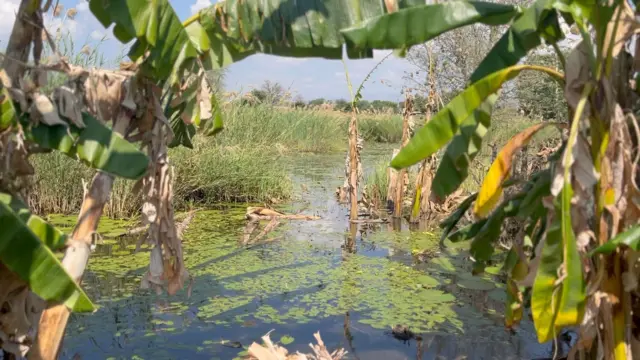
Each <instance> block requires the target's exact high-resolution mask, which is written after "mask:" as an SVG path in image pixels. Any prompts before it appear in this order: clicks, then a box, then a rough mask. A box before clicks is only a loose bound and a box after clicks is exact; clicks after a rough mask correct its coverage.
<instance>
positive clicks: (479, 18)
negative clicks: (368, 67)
mask: <svg viewBox="0 0 640 360" xmlns="http://www.w3.org/2000/svg"><path fill="white" fill-rule="evenodd" d="M516 14H518V8H516V7H515V6H511V5H502V4H496V3H490V2H481V1H447V2H444V3H441V4H435V5H422V6H417V7H414V8H411V9H404V10H400V11H397V12H394V13H391V14H386V15H381V16H377V17H374V18H371V19H369V20H367V21H366V22H365V23H364V24H360V25H357V26H354V27H351V28H348V29H344V30H342V34H343V35H344V37H345V39H346V41H347V44H349V45H351V46H353V47H356V48H362V49H366V48H375V49H397V48H408V47H410V46H412V45H416V44H421V43H424V42H427V41H429V40H431V39H433V38H435V37H437V36H438V35H440V34H443V33H445V32H447V31H449V30H453V29H456V28H459V27H463V26H466V25H470V24H474V23H482V24H486V25H504V24H507V23H509V21H511V19H512V18H513V17H514V16H515V15H516Z"/></svg>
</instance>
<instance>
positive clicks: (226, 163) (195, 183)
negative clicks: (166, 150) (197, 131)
mask: <svg viewBox="0 0 640 360" xmlns="http://www.w3.org/2000/svg"><path fill="white" fill-rule="evenodd" d="M265 155H266V156H267V157H266V158H265ZM170 157H171V161H172V163H173V164H174V166H175V174H176V181H175V185H174V201H175V204H176V206H177V207H178V208H185V207H187V204H188V203H197V204H201V205H211V204H214V203H215V202H219V201H248V202H253V201H266V200H269V199H272V198H277V199H286V198H289V197H290V196H291V191H292V185H291V180H290V179H289V177H288V176H287V173H286V171H285V168H284V165H283V164H281V163H280V162H279V161H278V159H277V157H275V156H274V155H272V154H269V153H267V154H265V153H264V152H263V151H261V149H260V148H259V147H254V148H252V147H246V148H245V147H241V146H220V145H217V144H215V143H214V142H213V141H212V140H211V139H210V138H205V137H198V138H196V141H195V144H194V148H193V149H192V150H190V149H185V148H177V149H172V150H171V151H170Z"/></svg>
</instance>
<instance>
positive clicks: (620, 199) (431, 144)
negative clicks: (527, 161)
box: [343, 0, 640, 359]
mask: <svg viewBox="0 0 640 360" xmlns="http://www.w3.org/2000/svg"><path fill="white" fill-rule="evenodd" d="M447 4H448V3H447ZM442 5H444V4H442ZM426 8H429V6H428V5H427V6H426ZM432 9H433V12H432V13H430V12H429V11H428V10H424V9H422V8H421V9H420V11H421V13H420V14H421V16H422V17H423V18H428V16H429V15H433V18H434V19H445V20H443V21H447V20H448V19H449V17H446V16H442V15H440V16H436V15H435V14H439V12H441V11H442V6H440V7H439V8H432ZM466 9H472V10H471V11H474V10H475V8H472V7H469V6H467V7H466ZM414 14H415V16H416V17H415V19H416V20H415V21H413V22H412V19H414V18H413V17H412V16H413V15H414ZM419 18H420V17H419V15H418V8H416V9H407V10H403V11H400V12H398V13H394V14H387V15H382V16H380V17H378V18H375V19H372V20H369V21H368V22H365V23H364V24H361V25H359V26H357V27H356V28H352V29H345V30H344V31H343V33H344V34H345V37H347V38H348V39H349V41H351V43H352V44H353V45H355V46H357V45H360V46H366V45H367V44H373V45H374V46H375V47H379V48H395V49H406V48H408V47H410V46H412V45H415V44H418V43H420V42H422V41H426V40H429V39H432V38H434V37H435V36H437V34H436V33H437V32H436V31H434V26H422V27H421V26H419V25H417V24H416V23H417V22H418V20H417V19H419ZM478 18H479V19H484V20H477V21H478V22H484V23H490V22H491V21H493V19H492V18H491V17H490V16H487V15H484V14H480V15H478ZM561 18H563V19H565V21H567V22H568V23H569V24H570V25H571V24H574V26H576V27H577V28H578V29H579V31H580V33H581V35H582V42H581V43H580V44H578V45H577V46H575V48H574V49H573V51H572V52H571V54H570V56H569V57H568V58H566V59H565V58H564V56H563V55H562V53H561V52H560V51H556V53H557V55H558V57H560V59H559V60H560V63H562V64H566V66H565V69H564V73H559V72H557V71H555V70H553V69H550V68H545V67H541V66H535V65H534V66H527V65H517V64H518V62H519V61H520V60H521V59H523V58H524V57H526V56H527V55H528V54H530V53H531V52H532V51H535V50H536V48H537V47H538V46H539V45H541V44H548V45H551V46H552V47H553V48H554V49H556V50H558V42H560V41H561V40H562V39H563V34H562V31H561V29H560V26H559V23H560V19H561ZM498 19H501V18H500V17H498ZM409 24H411V25H413V26H411V25H409ZM457 25H458V26H464V25H466V23H464V22H458V23H457ZM638 29H640V24H639V23H638V21H637V20H636V18H635V14H634V11H633V10H632V9H631V6H630V5H629V3H628V2H625V1H612V2H586V1H555V0H538V1H536V2H535V3H534V4H533V5H531V7H529V8H527V9H524V10H523V11H522V12H519V13H517V14H515V15H514V17H513V18H512V21H511V23H510V27H509V29H508V30H507V32H506V33H505V34H504V35H503V37H502V38H501V39H500V40H499V41H498V42H497V43H496V44H495V46H494V47H493V49H492V50H491V51H490V52H489V53H488V54H487V55H486V57H485V59H484V60H483V61H482V62H481V63H480V65H479V66H478V68H477V69H476V71H475V72H474V73H473V74H472V76H471V77H470V79H469V84H470V85H469V86H468V87H467V88H466V89H465V90H463V91H462V92H461V93H460V94H459V95H458V96H456V97H455V98H454V99H453V100H452V101H451V102H450V103H449V104H448V105H446V106H445V107H444V108H443V109H442V110H441V111H440V112H439V113H438V114H436V115H435V117H434V118H433V119H432V120H431V121H430V122H429V123H428V124H426V125H425V126H424V127H423V128H422V129H421V130H420V131H419V132H418V133H417V134H416V136H414V137H413V138H412V139H411V141H410V142H409V144H408V145H407V146H406V147H404V148H403V150H402V151H401V152H400V153H399V154H398V155H397V156H396V157H395V158H394V159H392V161H391V166H392V167H394V168H396V169H401V168H406V167H408V166H410V165H412V164H415V163H417V162H418V161H420V160H422V159H424V158H425V157H427V156H429V155H431V154H434V153H435V152H436V151H438V150H440V149H441V148H443V147H445V146H447V145H448V147H447V150H446V152H445V157H444V159H443V161H442V162H441V164H440V168H439V169H438V173H437V176H436V183H437V182H443V183H446V184H442V185H437V186H435V187H434V192H435V194H434V195H437V196H438V197H444V196H446V195H448V194H450V193H452V192H453V191H455V190H456V189H457V188H458V187H459V186H460V184H461V183H462V181H463V180H464V178H465V177H466V173H467V168H468V166H469V165H470V164H471V163H472V161H473V158H474V157H475V155H476V153H477V151H478V149H480V144H481V141H482V137H483V135H484V134H485V133H486V132H487V131H490V126H491V123H490V118H489V117H490V107H488V106H487V105H488V104H491V103H492V97H494V96H497V95H498V94H499V92H500V90H501V88H502V87H503V86H504V84H505V82H506V81H508V80H511V79H513V78H514V77H516V76H518V74H519V73H520V72H522V71H538V72H541V73H543V74H545V75H548V76H551V77H552V78H553V79H555V80H557V81H558V82H559V84H560V85H561V86H562V87H563V88H564V91H565V98H566V101H567V105H568V106H569V108H570V110H571V111H570V114H571V115H570V117H569V118H568V119H567V122H566V123H565V124H549V123H543V124H536V125H533V126H532V127H530V128H528V129H526V130H524V131H523V132H521V133H519V134H517V135H515V136H514V137H513V138H512V139H511V140H510V141H509V142H508V143H507V144H505V147H504V148H502V150H501V151H500V153H499V155H498V156H497V158H496V159H495V161H494V163H493V164H492V165H491V168H490V169H489V172H488V173H487V175H486V176H485V178H484V180H483V183H482V185H481V188H480V191H479V192H478V193H477V194H474V195H473V196H471V197H470V198H469V199H468V200H467V201H465V202H463V203H462V204H461V208H460V210H459V211H456V212H454V213H453V214H452V215H451V217H450V218H449V219H446V220H445V221H444V223H443V228H444V229H445V233H444V234H443V240H446V239H448V240H451V241H465V240H466V241H471V255H472V259H473V262H474V271H475V272H482V271H483V270H484V267H485V266H486V264H487V263H489V262H493V261H496V260H497V259H496V251H495V249H494V248H495V247H496V246H497V240H498V237H499V235H500V227H501V225H502V223H503V222H504V220H505V219H506V218H507V217H510V216H516V217H518V218H520V219H521V220H522V221H524V224H525V226H524V228H523V231H522V232H521V235H519V237H518V238H517V239H515V240H514V243H513V245H512V248H511V251H510V252H509V256H508V265H505V270H506V271H507V275H508V280H507V282H508V286H507V292H508V296H507V304H506V306H507V309H508V311H506V312H505V324H506V325H507V326H509V327H513V326H516V325H517V323H518V322H519V321H520V319H521V317H522V308H523V306H524V304H526V303H530V304H531V311H532V315H533V320H534V325H535V328H536V332H537V336H538V340H539V341H540V342H547V341H550V340H553V339H554V338H556V337H557V336H558V335H559V334H560V332H561V331H562V330H563V329H564V328H566V327H571V326H578V327H579V335H580V336H581V338H580V339H579V341H578V343H577V345H576V346H575V347H574V349H572V353H573V354H574V355H576V354H578V353H583V354H595V353H596V352H599V351H601V353H604V354H605V356H606V357H607V358H611V359H630V358H635V357H638V356H640V354H638V353H636V352H637V351H638V350H637V349H638V347H637V344H638V341H639V340H638V339H637V338H636V337H635V335H633V334H631V333H630V332H628V331H625V330H624V329H626V328H628V327H630V326H632V324H634V323H637V321H638V318H637V315H635V314H634V313H632V312H629V311H628V310H624V309H631V308H633V305H632V304H633V303H635V302H636V301H638V297H637V291H638V283H637V282H632V283H630V282H629V277H632V278H634V279H635V278H636V276H637V275H638V270H637V268H636V267H635V266H633V265H631V264H634V263H635V261H636V259H638V252H637V250H638V246H637V244H638V243H639V242H638V238H639V237H638V231H637V224H638V215H639V214H640V207H639V204H640V201H639V200H640V196H639V195H640V192H638V182H637V181H638V178H639V176H638V175H639V174H638V172H637V171H638V156H637V155H638V149H637V147H634V146H635V145H634V144H637V135H636V137H635V139H636V140H634V136H633V134H637V132H636V130H635V129H637V128H638V122H637V120H636V118H635V115H634V112H633V111H631V110H628V109H630V108H632V105H631V104H630V102H629V100H628V99H629V98H630V97H632V96H635V94H634V90H635V89H634V88H632V87H631V86H630V85H629V83H628V77H629V75H628V74H629V73H628V70H627V68H626V67H625V66H626V65H624V64H625V63H628V61H629V58H630V57H631V55H635V53H633V54H628V53H627V52H625V51H623V49H624V46H625V44H628V43H629V42H630V40H631V38H632V37H633V36H635V35H634V34H635V33H637V32H638ZM636 61H637V59H636ZM620 77H621V79H622V80H620ZM614 88H615V89H616V90H615V91H614V90H613V89H614ZM494 101H495V100H494ZM487 110H489V111H487ZM549 125H555V126H558V127H561V128H565V129H567V130H568V132H569V136H568V138H567V139H566V140H564V142H563V145H562V147H561V148H560V150H559V151H558V153H556V154H555V155H554V156H551V157H550V158H549V162H548V168H547V169H544V170H542V171H541V172H540V173H537V174H534V175H533V176H532V177H531V180H529V182H527V183H526V184H525V185H524V186H522V187H520V188H519V189H516V191H515V193H513V194H512V195H508V196H505V195H504V193H503V189H504V188H505V186H506V185H507V182H508V181H509V177H510V174H511V163H512V158H513V156H514V154H515V153H516V152H517V151H518V150H519V149H520V148H521V147H522V146H524V145H526V143H527V142H529V141H530V139H531V137H532V136H534V135H535V133H536V132H538V131H539V130H540V129H542V128H543V127H546V126H549ZM472 203H473V206H472ZM467 210H470V211H472V212H473V213H474V214H475V216H476V219H477V220H476V222H474V223H472V224H469V225H466V226H464V227H462V228H460V229H458V230H457V231H454V230H455V227H456V225H457V223H458V221H459V219H460V218H461V217H462V215H463V214H464V213H465V212H466V211H467ZM617 234H619V235H617ZM616 235H617V236H616ZM525 238H526V239H528V240H527V245H525V241H524V239H525ZM525 289H529V290H531V291H529V292H527V291H525ZM587 289H590V290H589V291H587ZM525 294H527V295H526V296H528V297H529V300H528V301H525V300H524V297H525ZM598 329H600V330H598ZM599 331H602V333H601V334H604V335H603V337H601V338H600V340H599V341H600V342H594V337H595V336H596V334H597V333H598V332H599ZM598 344H599V345H598ZM599 346H600V348H599V349H598V347H599Z"/></svg>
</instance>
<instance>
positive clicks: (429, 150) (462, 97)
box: [391, 65, 556, 169]
mask: <svg viewBox="0 0 640 360" xmlns="http://www.w3.org/2000/svg"><path fill="white" fill-rule="evenodd" d="M523 70H541V68H538V67H536V66H530V65H516V66H512V67H509V68H506V69H503V70H500V71H497V72H495V73H493V74H491V75H488V76H486V77H484V78H482V79H481V80H479V81H478V82H476V83H474V84H472V85H470V86H469V87H467V88H466V89H465V90H464V91H462V92H461V93H460V94H458V95H457V96H456V97H454V98H453V99H452V100H451V101H450V102H449V103H448V104H447V105H446V106H445V107H444V108H443V109H442V110H440V111H439V112H438V113H437V114H436V115H435V116H434V117H433V118H431V120H430V121H429V122H428V123H427V124H426V125H425V126H423V127H422V129H420V130H419V131H418V132H417V133H416V134H415V135H414V137H413V138H411V140H410V141H409V143H408V144H407V146H405V147H404V148H402V150H400V153H398V155H396V156H395V157H394V158H393V160H391V166H392V167H394V168H395V169H402V168H406V167H409V166H411V165H413V164H415V163H417V162H418V161H420V160H422V159H424V158H426V157H427V156H430V155H431V154H434V153H435V152H436V151H438V150H439V149H440V148H441V147H442V146H444V145H445V144H447V143H448V142H449V140H451V138H452V137H453V136H454V135H455V134H456V132H457V131H458V128H459V127H460V124H461V123H462V122H463V121H464V120H465V119H467V118H468V117H469V116H471V114H472V113H473V112H474V111H475V110H476V109H478V107H479V106H480V105H481V104H482V103H483V102H484V101H485V100H486V99H487V98H489V97H490V96H491V95H493V94H495V93H496V92H497V91H498V90H500V88H501V87H502V85H503V84H504V83H505V82H507V81H508V80H511V79H513V78H514V77H516V76H517V75H518V74H519V73H520V72H521V71H523ZM551 75H553V76H556V75H555V74H553V73H551Z"/></svg>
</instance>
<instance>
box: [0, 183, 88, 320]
mask: <svg viewBox="0 0 640 360" xmlns="http://www.w3.org/2000/svg"><path fill="white" fill-rule="evenodd" d="M0 199H1V200H2V201H0V224H2V231H0V261H2V263H3V264H4V265H5V266H7V268H9V269H10V270H11V271H13V272H14V273H16V275H18V276H19V277H20V278H21V279H22V280H24V281H25V282H26V283H27V284H28V285H29V288H30V289H31V291H33V292H34V293H35V294H37V295H38V296H40V297H41V298H42V299H44V300H47V301H52V302H60V303H64V304H65V305H66V306H67V307H69V308H70V309H72V310H73V311H93V310H94V306H93V304H92V303H91V301H90V300H89V298H88V297H87V295H86V294H85V293H84V291H83V290H82V289H81V288H80V287H79V285H78V284H77V283H76V282H75V281H73V279H72V278H71V277H70V276H69V274H68V273H67V272H66V271H65V269H64V268H63V267H62V264H61V263H60V261H59V260H58V259H57V258H56V256H55V255H54V254H53V252H51V250H50V249H49V248H48V247H47V246H46V245H45V244H44V242H43V240H41V239H40V238H38V235H36V234H35V233H34V232H33V231H32V230H31V229H30V228H29V226H28V225H27V224H26V223H25V222H24V221H23V218H24V217H25V215H24V212H22V215H18V214H17V213H16V212H15V211H14V210H13V209H12V208H11V206H10V205H9V204H10V203H11V199H10V196H9V197H8V196H7V195H5V194H3V195H2V196H1V197H0ZM7 201H9V203H7Z"/></svg>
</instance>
